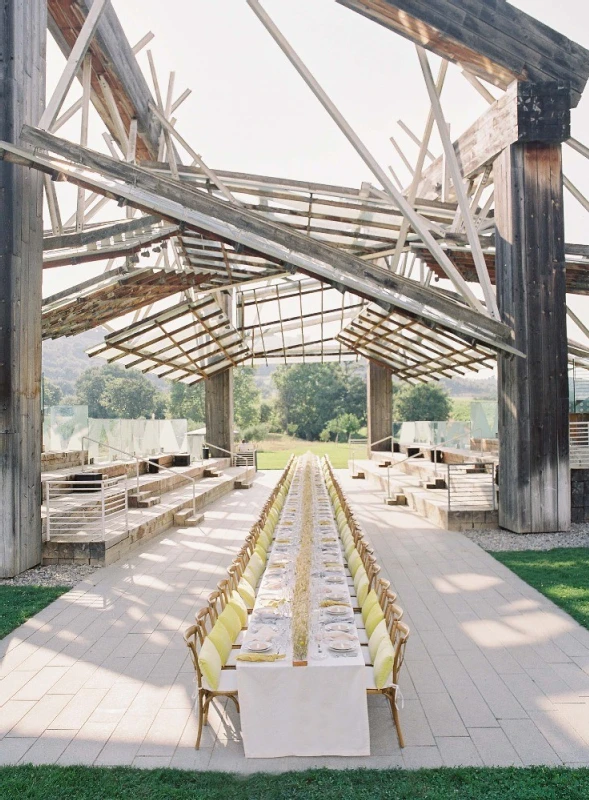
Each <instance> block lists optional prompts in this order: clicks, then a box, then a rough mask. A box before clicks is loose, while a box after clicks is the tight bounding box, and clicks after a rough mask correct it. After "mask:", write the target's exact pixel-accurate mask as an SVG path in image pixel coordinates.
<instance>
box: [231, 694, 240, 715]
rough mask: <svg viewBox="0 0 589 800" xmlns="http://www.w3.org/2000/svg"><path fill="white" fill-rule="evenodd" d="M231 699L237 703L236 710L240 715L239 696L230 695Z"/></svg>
mask: <svg viewBox="0 0 589 800" xmlns="http://www.w3.org/2000/svg"><path fill="white" fill-rule="evenodd" d="M229 697H230V698H231V699H232V700H233V702H234V703H235V708H236V709H237V713H238V714H239V713H240V711H239V700H238V699H237V695H236V694H230V695H229Z"/></svg>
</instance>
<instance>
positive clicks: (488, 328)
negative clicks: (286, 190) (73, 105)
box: [0, 126, 514, 352]
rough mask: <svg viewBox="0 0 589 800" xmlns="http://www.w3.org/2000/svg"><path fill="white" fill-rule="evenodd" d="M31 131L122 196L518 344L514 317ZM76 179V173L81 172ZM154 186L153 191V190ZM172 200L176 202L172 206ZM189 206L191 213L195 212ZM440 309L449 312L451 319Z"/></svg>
mask: <svg viewBox="0 0 589 800" xmlns="http://www.w3.org/2000/svg"><path fill="white" fill-rule="evenodd" d="M23 137H25V138H26V139H27V141H29V142H30V143H31V144H34V145H35V146H37V147H39V148H42V149H45V150H50V151H52V152H55V153H58V154H59V155H61V156H65V157H66V158H71V159H72V160H75V161H76V162H77V163H79V164H83V165H85V166H86V167H89V168H90V169H95V170H97V171H98V172H102V173H104V174H105V175H108V176H109V177H110V178H111V179H112V178H116V179H118V180H120V181H125V182H127V183H128V184H129V186H126V185H124V184H121V185H119V186H118V187H115V186H114V185H113V183H112V180H111V182H110V188H109V189H108V191H109V193H110V194H111V196H115V197H116V196H117V193H119V194H120V196H121V197H124V198H132V197H134V195H135V191H137V192H138V193H139V194H140V195H141V200H139V199H138V200H137V201H136V203H137V207H140V208H145V205H146V204H147V201H148V199H149V201H150V202H149V205H150V206H152V208H151V209H149V210H151V211H153V212H154V213H158V214H160V215H161V216H163V217H165V218H168V219H171V220H172V221H177V222H186V224H187V225H188V226H189V227H194V228H200V229H207V230H208V232H209V233H213V234H215V235H216V236H217V237H218V238H220V239H222V240H223V241H227V242H229V243H230V244H231V243H238V244H241V245H244V246H246V247H249V248H251V250H255V251H256V252H257V253H263V254H264V255H266V257H270V258H273V259H276V260H277V261H279V262H280V263H287V264H292V265H293V267H296V268H298V269H300V270H301V271H302V272H305V273H306V274H309V275H311V276H313V277H317V278H318V279H319V280H323V281H325V282H327V283H331V284H332V285H335V286H336V288H339V287H340V286H342V285H345V286H347V288H348V289H349V290H350V291H352V292H354V293H355V294H358V295H359V296H360V297H366V298H367V299H371V300H372V299H374V300H375V301H376V302H378V303H381V304H384V307H385V308H389V307H391V306H395V307H398V308H400V309H403V310H404V311H406V312H407V313H410V314H412V315H413V316H417V317H421V318H424V319H426V320H429V321H430V322H431V323H432V324H434V325H440V324H444V325H448V326H449V327H452V329H453V330H455V331H456V332H458V333H459V334H460V333H461V335H464V336H468V335H473V334H474V338H477V337H479V338H480V340H481V341H484V342H485V343H486V344H490V346H492V347H494V348H497V347H499V348H502V349H506V350H508V351H509V352H514V351H513V348H512V346H511V344H510V342H511V331H510V330H509V328H508V327H507V326H506V325H504V324H502V323H501V322H499V321H497V320H493V319H491V318H490V317H487V316H486V315H482V314H479V313H477V312H476V311H474V310H473V309H471V308H468V307H467V306H464V305H461V304H459V303H457V302H456V301H454V300H452V299H450V298H449V297H447V296H445V295H444V294H443V293H441V292H438V291H436V290H433V289H429V290H428V289H427V288H425V287H423V286H420V285H419V284H417V283H416V282H415V281H412V280H409V279H407V278H402V277H400V276H398V275H393V274H392V273H390V272H389V271H388V270H384V269H380V268H378V267H376V266H374V265H373V264H370V263H368V262H364V261H361V260H360V259H357V258H355V257H354V256H351V255H349V254H348V253H345V252H344V251H343V250H336V249H335V248H333V247H330V246H328V245H325V244H323V243H322V242H320V241H318V240H315V239H311V238H310V237H308V236H305V235H304V234H301V233H298V232H296V231H292V230H290V229H289V228H288V227H287V226H285V225H278V224H276V223H274V222H268V221H267V220H265V219H263V218H261V217H260V216H258V215H257V214H253V213H251V212H249V211H246V210H244V209H241V208H236V207H234V206H232V205H230V204H229V203H226V202H224V201H221V200H218V199H216V198H214V197H212V196H211V195H209V194H206V193H204V192H198V191H193V190H191V189H189V188H188V187H187V186H186V185H185V184H180V183H177V182H175V181H172V180H167V179H164V178H161V177H158V176H155V175H153V174H151V173H149V172H147V171H146V170H143V169H141V168H139V167H135V166H133V165H131V164H125V163H123V162H120V161H115V160H114V159H111V158H109V157H108V156H105V155H103V154H101V153H97V152H94V151H91V150H88V149H85V148H82V147H80V146H79V145H76V144H74V143H72V142H66V141H65V140H63V139H59V138H58V137H56V136H53V135H52V134H50V133H46V132H44V131H39V130H36V129H34V128H30V127H26V126H25V128H24V129H23ZM1 147H2V146H1V145H0V155H3V157H8V155H9V153H11V152H12V153H15V152H17V151H18V148H14V147H12V146H11V147H5V148H4V153H3V154H2V152H1ZM14 157H15V158H16V159H17V160H18V161H19V163H27V164H29V165H35V166H37V167H38V168H44V169H45V170H46V171H54V170H55V169H56V167H55V166H53V165H52V163H51V162H50V161H47V159H45V158H44V157H42V156H40V155H36V156H35V157H34V158H33V157H30V156H28V154H26V153H24V154H20V153H18V155H16V156H14ZM66 173H67V168H66V167H65V166H64V167H63V173H62V174H63V175H64V176H65V175H66ZM68 174H69V173H68ZM71 179H72V180H73V179H74V176H73V175H72V176H71ZM75 180H76V181H78V180H80V181H85V182H88V184H89V188H98V182H96V183H95V182H94V181H93V180H92V179H91V177H90V176H88V175H87V174H86V175H84V176H76V177H75ZM129 187H132V188H129ZM102 191H105V189H103V190H102ZM148 192H151V193H153V194H152V195H151V196H150V197H149V198H148V195H147V193H148ZM138 196H139V195H138ZM171 203H173V204H175V205H173V206H172V205H171ZM156 206H157V208H156ZM183 209H186V211H183ZM189 211H190V212H191V213H188V212H189ZM197 221H198V223H197ZM434 312H435V313H434ZM440 314H443V315H444V316H445V317H446V319H445V320H444V321H442V319H441V317H440Z"/></svg>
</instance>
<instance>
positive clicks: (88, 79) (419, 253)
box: [0, 0, 589, 383]
mask: <svg viewBox="0 0 589 800" xmlns="http://www.w3.org/2000/svg"><path fill="white" fill-rule="evenodd" d="M245 2H247V3H248V4H249V5H250V6H251V8H252V10H253V11H254V12H255V13H256V14H257V15H258V17H259V18H260V20H261V21H262V22H263V24H264V25H265V26H266V28H267V29H268V31H269V33H270V34H271V35H272V36H273V38H274V39H275V41H276V42H277V43H278V44H279V46H280V47H281V49H282V50H283V52H284V53H285V55H286V56H287V57H288V58H289V59H290V61H291V63H292V64H293V66H294V67H295V68H296V69H297V71H298V72H299V74H300V75H301V77H303V79H304V80H305V81H306V82H307V84H308V86H309V87H310V89H311V90H312V91H313V92H314V93H315V95H316V96H317V98H318V99H319V100H320V102H321V103H322V104H323V105H324V107H325V109H326V110H327V112H328V113H329V114H330V115H331V116H332V118H333V120H334V122H336V124H337V125H338V126H339V127H340V129H341V130H342V132H343V133H344V134H345V135H346V136H347V137H348V139H349V140H350V141H351V143H352V144H353V146H354V147H355V148H356V150H357V152H358V153H359V155H360V156H361V157H362V158H363V159H364V161H365V163H366V164H367V166H368V167H369V169H370V170H371V171H372V173H373V174H374V176H375V182H374V183H368V182H366V183H363V184H362V185H361V186H360V187H346V186H333V185H326V184H321V183H315V182H311V181H301V180H292V179H287V178H284V177H275V176H274V177H273V176H264V175H254V174H246V173H240V172H230V171H226V170H222V169H221V170H217V169H211V168H210V167H208V165H207V164H206V163H205V161H204V160H203V158H202V156H201V155H200V154H199V153H198V152H197V151H196V150H195V148H194V147H193V146H192V145H191V144H190V142H188V141H187V140H186V139H185V138H184V137H183V136H182V135H181V133H180V132H179V130H178V126H177V125H176V121H175V119H174V118H173V114H175V112H176V110H177V108H178V107H179V106H180V105H181V103H182V102H183V100H184V99H185V98H186V96H188V93H189V90H186V91H184V92H183V93H181V94H180V95H179V96H176V94H175V90H174V81H173V76H171V77H170V80H169V82H168V86H167V91H166V90H164V87H163V86H162V84H161V83H160V80H159V78H158V76H157V72H156V70H155V65H154V62H153V57H152V55H151V53H148V57H149V64H150V73H151V74H150V78H151V83H152V85H153V92H152V90H151V89H150V87H149V83H148V80H147V79H146V77H144V75H143V73H142V71H141V68H140V67H139V64H138V61H137V59H136V54H137V53H138V52H139V51H140V50H141V49H142V48H143V47H144V46H145V44H146V43H147V42H148V41H149V39H150V38H151V36H152V35H151V34H148V36H146V37H144V38H143V39H142V40H141V41H139V42H138V43H137V44H135V45H131V43H130V42H129V41H128V40H127V37H126V35H125V33H124V31H123V29H122V26H121V24H120V22H119V20H118V18H117V15H116V12H115V10H114V7H113V5H112V3H110V2H106V0H93V1H92V0H48V12H49V29H50V31H51V33H52V35H53V36H54V38H55V40H56V41H57V44H58V45H59V47H60V49H61V51H62V52H63V54H64V55H65V56H66V58H67V59H68V62H67V65H66V68H65V69H64V74H63V76H62V78H60V81H59V83H58V86H57V87H56V89H55V90H54V92H53V95H52V97H51V99H50V102H49V104H48V110H46V112H45V114H44V115H43V118H42V119H41V121H40V123H39V125H38V126H37V127H36V128H32V127H26V126H25V128H24V129H23V134H22V141H21V143H20V145H19V146H14V145H10V144H7V143H0V156H1V157H2V158H4V159H6V160H8V161H12V162H13V163H17V164H20V165H21V166H23V167H30V168H33V169H37V170H40V171H41V172H43V173H44V174H45V176H46V177H45V190H46V199H47V205H48V209H49V216H50V220H49V222H50V227H51V229H50V230H47V232H46V235H45V240H44V259H43V266H44V268H45V269H49V268H57V267H60V268H63V267H66V266H68V265H80V264H89V265H90V267H91V266H93V265H94V264H95V263H97V262H104V261H106V262H107V263H106V270H105V272H104V273H102V274H101V275H99V276H98V277H94V278H90V279H89V280H84V281H82V282H81V283H77V284H76V285H73V286H71V287H70V288H69V289H68V290H66V291H64V292H60V293H59V294H58V295H54V296H52V297H50V298H46V300H45V302H44V306H43V335H44V336H45V337H50V338H55V337H58V336H61V335H74V334H75V333H78V332H81V331H83V330H88V329H90V328H92V327H95V326H98V325H101V324H104V323H108V324H109V325H111V326H112V327H113V328H114V330H113V332H112V333H109V334H108V336H107V337H106V339H105V343H104V345H100V346H98V347H97V348H93V350H92V352H91V354H92V355H101V356H103V357H106V358H107V359H108V360H115V361H117V362H118V363H121V364H124V365H125V366H130V367H131V366H132V367H135V368H138V369H141V370H143V371H150V372H154V373H155V374H158V375H160V376H165V377H167V378H169V379H170V380H181V381H184V382H187V383H192V382H195V381H198V380H202V379H206V378H207V377H208V376H210V375H211V374H215V373H217V372H219V371H222V370H224V369H227V368H229V367H230V366H232V365H234V364H236V363H246V362H247V363H251V364H270V363H289V362H290V361H308V362H313V361H324V360H339V361H341V360H348V359H356V358H359V357H364V358H368V359H371V360H373V361H376V362H378V363H381V364H384V365H386V366H387V367H389V368H390V369H392V370H394V371H395V372H396V373H397V374H398V375H399V377H401V378H402V379H405V380H408V381H413V382H415V381H423V380H430V379H438V378H440V377H442V376H448V375H457V374H464V373H465V372H468V371H471V370H475V371H476V370H477V369H480V368H484V367H488V366H489V365H491V364H492V363H493V360H494V358H495V357H496V354H497V353H498V352H503V353H511V354H514V355H516V356H519V355H521V354H520V353H519V351H518V350H517V348H515V347H514V342H513V332H512V330H511V329H510V328H509V326H507V325H506V324H504V323H503V322H502V321H501V320H500V318H499V313H498V309H497V304H496V301H495V296H494V290H493V288H492V287H493V285H494V283H495V248H494V239H493V232H494V216H493V192H494V185H493V170H492V165H493V162H494V159H495V158H496V157H497V155H498V154H499V153H500V152H501V151H502V150H503V149H504V148H505V147H506V146H507V145H509V144H511V143H513V142H516V141H526V140H529V137H532V140H533V137H534V136H535V135H536V134H537V129H532V128H533V126H534V125H544V126H545V129H544V130H543V131H542V132H543V135H545V134H546V132H547V131H548V132H549V134H550V135H551V136H553V137H554V139H555V141H568V143H569V144H570V145H571V146H572V147H574V149H576V150H577V151H578V152H580V153H582V154H583V155H585V156H587V157H589V148H587V147H585V145H582V144H581V143H580V142H578V141H577V140H574V139H569V138H568V137H569V136H570V108H571V107H572V106H575V105H576V104H577V103H578V101H579V99H580V97H581V94H582V92H583V89H584V88H585V85H586V82H587V79H588V78H589V51H587V50H586V49H585V48H583V47H581V46H580V45H577V44H575V43H574V42H571V41H570V40H568V39H567V38H566V37H564V36H562V35H561V34H558V33H557V32H555V31H553V30H551V29H550V28H548V27H547V26H545V25H543V24H541V23H540V22H538V21H537V20H535V19H533V18H532V17H530V16H529V15H526V14H524V13H523V12H521V11H519V10H518V9H516V8H515V7H514V6H512V5H510V4H509V3H507V2H505V0H428V2H425V1H424V0H394V1H393V0H337V2H339V3H340V4H341V5H344V6H347V7H348V8H350V9H352V10H353V11H355V12H358V13H360V14H362V15H364V16H366V17H368V18H370V19H372V20H374V21H376V22H378V23H379V24H381V25H384V26H385V27H388V28H390V29H391V30H393V31H395V32H397V33H400V34H401V35H403V36H405V37H406V38H408V39H410V40H411V41H413V42H415V43H416V45H417V46H418V55H419V59H420V65H421V68H422V72H423V76H424V80H425V83H426V87H427V89H428V94H429V97H430V102H431V109H430V114H429V118H428V122H427V125H426V129H425V132H424V135H423V136H422V137H419V136H416V135H415V134H413V132H412V131H411V130H409V128H408V126H406V125H404V124H403V123H401V124H402V127H403V130H404V133H405V134H406V135H408V136H409V137H410V138H411V139H412V140H413V143H414V144H416V145H417V146H418V149H419V156H418V158H417V161H416V162H415V163H411V161H410V159H408V158H407V156H406V155H405V153H404V152H403V149H402V147H401V146H400V145H399V143H398V142H397V141H396V140H395V139H394V138H393V137H391V141H392V144H393V145H394V146H395V150H396V152H397V154H398V155H399V157H400V159H401V161H402V162H403V163H404V165H405V166H406V167H407V168H408V169H409V171H410V173H411V174H412V182H411V184H410V186H408V187H405V188H403V187H402V185H401V183H400V182H399V181H398V179H397V178H396V176H395V175H393V179H391V178H390V176H389V175H388V174H385V171H384V170H382V168H380V166H379V165H378V164H377V163H376V161H375V159H374V158H373V156H372V154H371V153H370V152H369V151H368V149H367V148H366V146H365V145H364V144H363V142H361V141H360V139H359V137H358V136H357V134H356V133H355V131H354V130H353V129H352V127H351V126H350V125H349V123H348V122H347V121H346V120H345V119H344V118H343V117H342V115H341V113H340V112H339V110H338V109H337V108H336V107H335V106H334V104H333V103H332V102H331V100H330V99H329V98H328V97H327V95H326V94H325V92H324V91H323V90H322V88H321V87H320V86H319V84H318V82H317V81H316V79H315V78H314V76H313V75H312V74H311V73H310V72H309V70H308V69H307V68H306V66H305V65H304V64H303V63H302V61H301V60H300V58H299V57H298V55H297V54H296V53H294V51H293V50H292V48H291V47H290V45H289V44H288V42H286V40H285V39H284V37H283V36H282V34H281V33H280V31H278V29H277V28H276V26H275V25H274V23H273V22H272V21H271V20H270V18H269V17H268V15H267V14H266V12H265V11H264V10H263V9H262V8H261V6H260V4H259V2H258V0H245ZM423 48H425V50H429V51H431V52H434V53H436V54H437V55H439V56H441V57H442V58H443V59H445V61H443V62H442V66H441V69H440V73H439V75H438V78H437V81H435V80H434V78H433V76H432V74H431V67H430V65H429V62H428V60H427V55H426V53H425V50H424V49H423ZM447 62H453V63H455V64H458V65H459V66H460V67H461V68H462V69H463V74H464V75H465V77H466V79H467V80H468V81H469V83H470V84H471V85H472V86H473V87H474V88H475V89H476V90H477V91H478V92H479V93H480V94H482V95H483V97H485V99H486V100H487V102H488V103H489V109H488V111H487V112H486V113H485V114H484V115H483V117H481V118H480V119H479V120H477V121H476V122H475V123H474V124H473V125H472V126H471V128H470V129H468V130H467V131H466V132H465V133H464V134H463V135H462V136H461V137H459V138H458V139H457V140H456V141H455V142H452V141H451V140H450V138H449V134H448V133H447V125H446V120H445V117H444V111H443V109H442V107H441V103H440V99H439V93H440V92H441V88H442V86H443V83H444V80H445V75H446V70H447V66H448V63H447ZM76 77H77V78H78V79H79V81H80V84H81V85H82V97H81V98H80V100H78V101H77V102H76V103H74V104H73V105H72V106H71V107H70V108H68V109H66V110H65V111H64V110H63V109H62V105H63V103H64V100H65V97H66V95H67V91H68V90H69V87H70V86H71V83H72V81H73V80H74V79H75V78H76ZM482 81H485V82H489V83H491V84H492V85H493V86H495V87H497V88H498V89H499V90H500V91H501V92H504V93H503V94H501V95H500V96H499V97H498V98H497V96H496V94H497V90H495V94H492V93H491V92H490V91H489V89H488V88H486V86H485V84H484V83H482ZM90 103H92V104H93V105H94V107H95V108H96V110H97V112H98V114H99V116H100V118H101V120H102V122H103V123H104V125H105V128H106V132H105V133H104V139H105V142H106V145H107V148H108V154H105V153H99V152H97V151H93V150H90V149H89V148H88V146H87V139H88V137H87V126H88V108H89V105H90ZM531 105H532V106H534V107H537V108H538V109H540V110H541V112H542V113H540V114H539V115H538V118H539V121H536V122H533V123H531V124H532V128H530V123H529V122H528V118H527V117H526V113H525V111H526V109H527V108H529V107H530V106H531ZM78 113H80V114H81V115H82V121H83V124H82V134H81V139H80V143H79V144H77V143H74V142H70V141H67V140H65V139H63V138H60V136H58V135H57V133H58V131H59V130H60V128H61V127H62V126H63V125H64V124H65V122H67V121H68V120H69V119H71V118H72V116H73V115H74V114H78ZM84 120H86V123H85V125H86V127H85V128H84ZM434 125H435V126H437V128H438V130H439V133H440V139H441V142H442V150H443V152H442V154H441V155H439V156H438V157H437V156H436V154H435V153H432V152H431V147H432V144H431V136H432V131H433V128H434ZM526 126H527V127H526ZM84 131H85V132H84ZM184 162H186V163H184ZM393 173H394V170H393ZM566 181H568V179H565V185H567V188H568V189H569V191H570V192H571V193H572V194H573V196H575V197H576V199H577V200H579V202H581V203H582V204H583V205H585V207H586V208H587V210H589V201H587V200H586V198H584V197H583V196H582V195H581V193H580V192H579V191H578V190H577V189H576V188H575V187H574V185H573V184H572V183H571V182H570V181H568V183H567V182H566ZM60 182H69V183H72V184H74V185H75V186H77V187H78V204H77V209H76V214H75V215H74V216H72V217H71V218H70V219H69V220H67V221H66V222H65V224H64V223H63V222H62V220H61V210H60V205H59V184H60ZM105 210H106V211H107V212H108V211H110V212H111V213H106V217H107V218H108V221H106V222H100V223H98V222H96V221H95V219H96V217H97V215H98V214H99V213H100V214H101V218H104V216H105ZM567 254H568V255H567V289H568V291H569V292H571V293H577V294H586V293H589V247H587V246H585V245H567ZM141 259H145V261H142V260H141ZM439 280H443V281H444V284H443V286H444V287H445V288H444V289H441V288H437V287H436V286H435V285H433V284H432V281H435V282H437V281H439ZM219 292H223V293H228V294H231V296H232V297H233V305H234V319H230V318H229V316H227V314H225V312H224V311H222V310H221V305H220V303H219Z"/></svg>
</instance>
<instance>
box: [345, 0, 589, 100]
mask: <svg viewBox="0 0 589 800" xmlns="http://www.w3.org/2000/svg"><path fill="white" fill-rule="evenodd" d="M337 1H338V2H339V3H340V4H341V5H344V6H347V7H348V8H351V9H353V10H354V11H357V12H358V13H360V14H362V15H364V16H366V17H368V18H369V19H372V20H374V21H375V22H378V23H380V24H381V25H384V26H385V27H387V28H390V29H391V30H394V31H396V32H397V33H400V34H401V35H402V36H405V37H406V38H407V39H410V40H411V41H412V42H414V43H415V44H418V45H421V46H422V47H425V48H427V49H428V50H431V51H432V52H434V53H436V54H437V55H439V56H441V57H442V58H446V59H448V61H452V62H454V63H456V64H460V65H462V66H463V67H465V68H466V69H467V70H468V71H469V72H471V73H472V74H474V75H476V76H478V77H479V78H482V79H483V80H486V81H489V82H490V83H492V84H494V85H496V86H500V87H501V88H502V89H505V88H507V86H508V85H509V84H510V83H511V82H512V81H513V80H520V81H521V80H530V81H533V82H541V81H547V80H552V81H558V82H563V83H566V84H567V85H569V86H570V89H569V94H570V101H569V108H570V107H571V106H572V107H575V106H576V105H578V103H579V100H580V99H581V95H582V93H583V90H584V88H585V85H586V83H587V79H588V78H589V51H587V50H586V49H585V48H584V47H581V45H578V44H576V43H575V42H573V41H571V40H570V39H567V37H566V36H563V35H562V34H560V33H558V32H557V31H554V30H552V29H551V28H549V27H548V26H547V25H544V24H542V23H541V22H539V21H538V20H536V19H534V18H533V17H531V16H529V15H528V14H525V13H524V12H523V11H520V10H519V9H518V8H516V7H515V6H512V5H511V4H510V3H507V2H505V0H492V1H491V0H435V2H433V1H432V0H337Z"/></svg>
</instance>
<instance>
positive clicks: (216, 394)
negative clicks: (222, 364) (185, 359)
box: [205, 369, 234, 458]
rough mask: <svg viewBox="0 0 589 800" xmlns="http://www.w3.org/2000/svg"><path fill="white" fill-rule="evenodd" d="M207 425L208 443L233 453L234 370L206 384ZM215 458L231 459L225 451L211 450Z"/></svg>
mask: <svg viewBox="0 0 589 800" xmlns="http://www.w3.org/2000/svg"><path fill="white" fill-rule="evenodd" d="M205 417H206V419H205V424H206V428H207V442H209V443H210V444H211V445H218V446H219V447H222V448H223V449H224V450H230V451H233V427H234V425H233V369H228V370H225V372H221V373H220V374H219V375H215V376H214V377H212V378H209V379H208V380H207V381H206V383H205ZM211 456H212V457H213V458H229V456H228V454H227V453H225V452H223V450H217V449H215V448H214V447H213V448H211Z"/></svg>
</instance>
